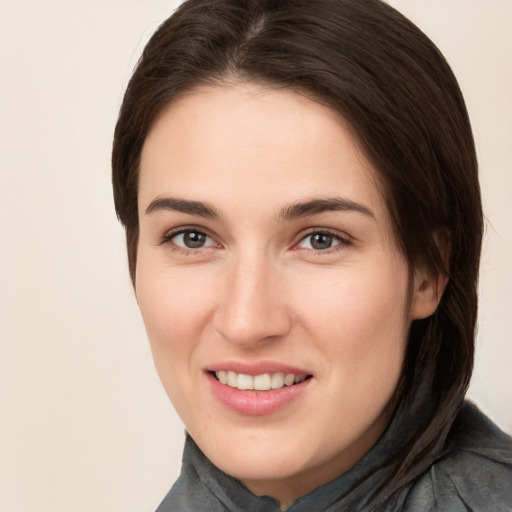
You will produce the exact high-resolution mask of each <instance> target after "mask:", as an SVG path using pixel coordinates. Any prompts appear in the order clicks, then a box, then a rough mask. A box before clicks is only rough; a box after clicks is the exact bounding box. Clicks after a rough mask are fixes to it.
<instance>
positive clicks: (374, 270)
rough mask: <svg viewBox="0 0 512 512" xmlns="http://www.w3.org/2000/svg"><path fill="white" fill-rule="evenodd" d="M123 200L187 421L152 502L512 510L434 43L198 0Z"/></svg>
mask: <svg viewBox="0 0 512 512" xmlns="http://www.w3.org/2000/svg"><path fill="white" fill-rule="evenodd" d="M113 182H114V196H115V204H116V210H117V213H118V216H119V218H120V220H121V221H122V223H123V224H124V226H125V228H126V234H127V247H128V256H129V265H130V272H131V277H132V281H133V284H134V286H135V291H136V295H137V300H138V302H139V306H140V309H141V313H142V316H143V318H144V322H145V325H146V329H147V332H148V336H149V340H150V343H151V348H152V351H153V356H154V359H155V364H156V367H157V370H158V372H159V375H160V378H161V380H162V383H163V385H164V387H165V389H166V391H167V393H168V395H169V397H170V399H171V401H172V402H173V404H174V406H175V407H176V409H177V411H178V413H179V414H180V416H181V418H182V419H183V421H184V423H185V426H186V428H187V433H188V436H187V443H186V447H185V453H184V458H183V470H182V474H181V477H180V479H179V480H178V482H177V483H176V484H175V485H174V486H173V488H172V489H171V491H170V493H169V494H168V496H167V497H166V498H165V499H164V501H163V503H162V505H161V506H160V508H159V509H158V511H159V512H164V511H167V510H169V511H171V510H172V511H178V510H179V511H197V510H208V511H213V510H219V511H220V510H233V511H234V510H244V511H245V510H251V511H252V510H261V511H275V510H290V511H312V510H314V511H323V510H329V511H341V510H350V511H354V510H386V511H388V510H389V511H391V510H406V511H413V510H414V511H417V510H450V511H455V510H509V509H510V507H511V506H512V502H511V499H510V493H509V491H508V489H507V486H508V482H509V481H510V476H511V470H510V467H511V454H510V440H509V439H508V437H507V436H506V435H505V434H503V433H502V432H501V431H499V430H498V429H497V427H495V426H494V425H493V424H492V423H491V422H490V421H489V420H488V419H487V418H485V417H484V416H483V415H482V414H481V413H480V412H479V411H478V410H477V409H476V408H475V407H474V406H472V405H470V404H467V403H464V394H465V391H466V389H467V386H468V383H469V379H470V376H471V370H472V364H473V351H474V329H475V322H476V310H477V296H476V284H477V277H478V264H479V256H480V246H481V238H482V212H481V203H480V194H479V186H478V176H477V163H476V156H475V150H474V144H473V140H472V134H471V128H470V126H469V121H468V117H467V113H466V109H465V106H464V101H463V98H462V96H461V93H460V91H459V88H458V86H457V83H456V80H455V78H454V76H453V74H452V72H451V70H450V68H449V66H448V65H447V63H446V62H445V60H444V59H443V57H442V56H441V55H440V53H439V52H438V50H437V49H436V48H435V47H434V45H433V44H432V43H431V42H430V41H429V40H428V39H427V38H426V37H425V36H424V35H423V34H422V33H421V32H420V31H419V30H418V29H417V28H416V27H415V26H414V25H412V24H411V23H410V22H409V21H407V20H406V19H404V18H403V17H402V16H401V15H400V14H399V13H397V12H396V11H395V10H393V9H392V8H391V7H389V6H387V5H386V4H384V3H383V2H381V1H379V0H364V1H361V0H320V1H315V2H309V1H307V0H294V1H286V0H251V1H240V0H238V1H237V0H188V1H187V2H184V3H183V5H182V6H181V7H180V8H179V9H178V10H177V11H176V12H175V13H174V14H173V15H172V16H171V17H170V18H169V19H168V20H167V21H166V22H165V23H164V24H163V25H162V26H161V27H160V28H159V30H158V31H157V32H156V33H155V35H154V36H153V38H152V39H151V41H150V42H149V43H148V45H147V47H146V49H145V51H144V53H143V56H142V58H141V60H140V62H139V64H138V66H137V69H136V70H135V73H134V75H133V77H132V79H131V81H130V83H129V86H128V89H127V92H126V95H125V98H124V102H123V105H122V108H121V112H120V117H119V121H118V124H117V127H116V132H115V139H114V148H113Z"/></svg>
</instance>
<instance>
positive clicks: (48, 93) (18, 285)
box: [0, 0, 512, 512]
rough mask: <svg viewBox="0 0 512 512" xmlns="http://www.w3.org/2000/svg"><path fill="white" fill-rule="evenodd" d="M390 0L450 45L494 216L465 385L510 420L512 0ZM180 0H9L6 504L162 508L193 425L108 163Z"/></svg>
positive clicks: (48, 511)
mask: <svg viewBox="0 0 512 512" xmlns="http://www.w3.org/2000/svg"><path fill="white" fill-rule="evenodd" d="M391 3H392V4H393V5H394V6H396V7H397V8H399V9H400V10H402V12H404V14H406V15H408V16H409V17H410V18H411V19H412V20H413V21H415V22H416V23H417V24H418V25H419V26H420V27H421V28H423V30H424V31H425V32H426V33H427V34H428V35H429V36H430V37H431V38H432V39H433V40H434V42H436V44H437V45H438V46H439V47H440V48H441V50H442V51H443V53H444V54H445V55H446V57H447V59H448V61H449V62H450V63H451V64H452V67H453V69H454V71H455V73H456V75H457V76H458V77H459V80H460V83H461V87H462V89H463V92H464V94H465V97H466V100H467V104H468V108H469V111H470V115H471V118H472V121H473V124H474V131H475V137H476V140H477V146H478V151H479V158H480V165H481V183H482V191H483V197H484V204H485V211H486V215H487V219H488V225H487V235H486V242H485V250H484V254H483V267H482V278H481V309H480V322H479V325H480V327H479V336H478V354H477V362H476V371H475V376H474V380H473V384H472V388H471V391H470V396H471V398H473V399H474V400H475V401H476V402H477V403H478V404H479V405H480V406H481V407H482V409H483V410H484V411H485V412H487V413H488V414H490V416H491V417H492V418H493V419H495V421H497V423H498V424H499V425H500V426H501V427H502V428H504V429H505V430H506V431H508V432H509V433H512V408H511V405H512V386H511V385H510V384H511V382H510V380H511V379H510V370H509V368H510V366H511V363H512V349H511V341H512V336H511V334H512V321H511V316H512V311H511V306H512V299H511V295H510V294H511V289H512V270H511V267H512V265H511V260H512V258H511V255H512V247H511V245H512V219H511V217H512V215H511V214H510V196H511V193H512V178H511V174H512V165H511V164H512V149H511V148H512V96H511V93H512V1H510V0H492V1H488V0H464V1H462V0H428V1H427V0H394V1H392V2H391ZM176 5H177V2H172V1H158V0H138V1H133V0H87V1H81V0H0V258H1V261H0V286H1V292H0V293H1V295H0V297H1V299H0V300H1V303H0V510H1V511H2V512H69V511H73V512H107V511H108V512H121V511H122V512H131V511H133V512H135V511H137V512H144V511H147V512H151V511H153V510H154V509H155V508H156V506H157V505H158V503H159V502H160V500H161V499H162V498H163V496H164V494H165V493H166V492H167V490H168V489H169V487H170V485H171V483H172V482H173V480H174V479H175V478H176V476H177V474H178V471H179V464H180V457H181V449H182V442H183V427H182V425H181V423H180V421H179V419H178V418H177V417H176V415H175V413H174V412H173V410H172V407H171V405H170V404H169V403H168V400H167V397H166V396H165V394H164V392H163V390H162V389H161V386H160V383H159V381H158V379H157V376H156V372H155V371H154V368H153V363H152V360H151V355H150V351H149V347H148V344H147V342H146V338H145V332H144V328H143V325H142V322H141V319H140V317H139V313H138V310H137V306H136V302H135V299H134V295H133V292H132V290H131V287H130V283H129V278H128V272H127V268H126V257H125V253H124V240H123V232H122V229H121V227H120V226H119V225H118V224H117V222H116V219H115V215H114V211H113V203H112V198H111V189H110V175H109V173H110V169H109V158H110V148H111V137H112V131H113V128H114V123H115V120H116V115H117V110H118V108H119V105H120V101H121V97H122V93H123V90H124V87H125V85H126V82H127V80H128V78H129V75H130V72H131V70H132V68H133V66H134V64H135V62H136V59H137V57H138V55H139V53H140V51H141V49H142V46H143V43H144V42H145V41H146V40H147V38H148V37H149V35H150V33H151V32H152V31H153V30H154V29H155V28H156V26H157V25H158V24H159V22H161V21H162V20H163V19H164V18H165V17H167V15H168V14H169V13H170V12H171V10H172V9H173V8H174V7H175V6H176ZM383 29H385V27H383Z"/></svg>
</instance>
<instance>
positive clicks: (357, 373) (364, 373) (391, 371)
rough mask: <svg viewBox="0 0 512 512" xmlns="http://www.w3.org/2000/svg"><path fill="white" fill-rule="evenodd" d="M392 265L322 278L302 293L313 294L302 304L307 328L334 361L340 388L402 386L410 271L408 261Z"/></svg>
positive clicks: (331, 366) (334, 375)
mask: <svg viewBox="0 0 512 512" xmlns="http://www.w3.org/2000/svg"><path fill="white" fill-rule="evenodd" d="M386 267H388V268H386ZM390 267H391V268H389V266H387V265H386V264H385V262H382V264H381V265H375V266H373V267H367V268H361V269H346V271H340V272H339V274H338V275H337V276H336V277H334V278H331V279H329V278H328V277H327V276H326V277H325V279H323V280H320V281H319V280H318V276H317V279H316V281H315V286H314V287H312V286H310V287H308V288H309V291H308V292H307V293H305V291H304V292H303V293H297V294H296V296H298V297H307V300H305V301H304V303H303V304H302V305H301V307H302V310H303V311H305V312H307V313H305V314H304V315H305V318H307V320H306V323H305V327H306V329H308V331H309V333H310V336H311V339H312V340H316V341H315V342H316V344H317V348H318V349H319V350H320V351H322V352H324V353H325V354H326V355H327V356H328V357H329V358H330V360H331V361H332V363H331V364H329V372H330V373H331V375H330V376H331V378H333V379H334V380H336V381H337V382H338V383H339V385H340V386H350V389H354V390H355V389H362V390H365V389H373V388H378V387H379V386H380V385H382V386H383V387H388V388H391V387H392V388H394V386H395V385H396V381H397V380H398V377H399V374H400V371H401V367H402V361H403V356H404V351H405V346H406V342H407V335H408V329H409V325H408V323H409V322H408V320H407V314H406V311H407V286H408V270H407V267H406V265H405V264H403V265H399V266H397V267H396V268H395V267H394V266H393V265H390ZM306 315H307V316H306ZM334 361H335V363H334ZM379 382H380V384H379ZM356 383H357V384H358V385H359V386H356V385H355V384H356Z"/></svg>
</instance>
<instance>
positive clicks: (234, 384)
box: [209, 370, 313, 391]
mask: <svg viewBox="0 0 512 512" xmlns="http://www.w3.org/2000/svg"><path fill="white" fill-rule="evenodd" d="M209 373H210V374H211V375H212V376H213V377H214V378H215V379H216V380H217V381H219V382H220V383H221V384H225V385H226V386H229V387H231V388H235V389H239V390H243V391H270V390H276V389H281V388H284V387H291V386H294V385H296V384H300V383H301V382H304V381H305V380H308V379H311V378H312V377H313V376H312V375H307V374H304V373H299V374H294V373H283V372H276V373H262V374H259V375H248V374H246V373H237V372H234V371H231V370H229V371H228V370H217V371H211V372H209Z"/></svg>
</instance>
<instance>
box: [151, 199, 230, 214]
mask: <svg viewBox="0 0 512 512" xmlns="http://www.w3.org/2000/svg"><path fill="white" fill-rule="evenodd" d="M160 210H173V211H176V212H182V213H188V214H190V215H199V216H200V217H207V218H210V219H218V218H220V215H219V214H218V213H217V211H216V210H215V208H213V207H211V206H208V205H207V204H205V203H202V202H200V201H189V200H187V199H176V198H173V197H156V198H155V199H153V201H151V203H149V206H148V207H147V208H146V215H147V214H150V213H153V212H156V211H160Z"/></svg>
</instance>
